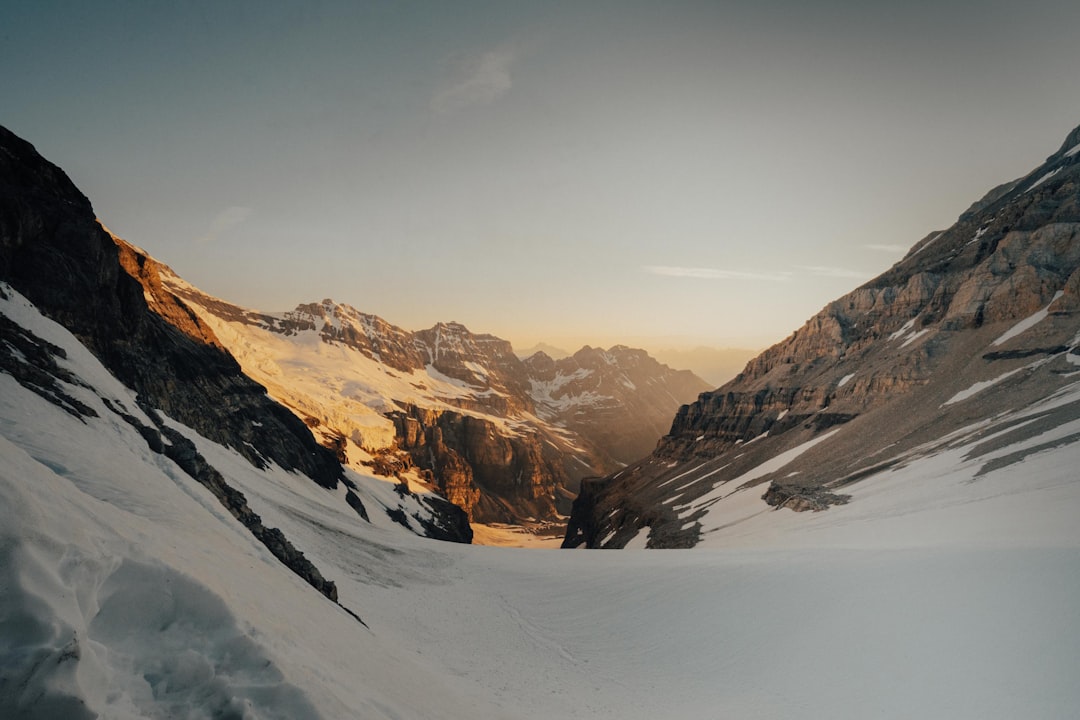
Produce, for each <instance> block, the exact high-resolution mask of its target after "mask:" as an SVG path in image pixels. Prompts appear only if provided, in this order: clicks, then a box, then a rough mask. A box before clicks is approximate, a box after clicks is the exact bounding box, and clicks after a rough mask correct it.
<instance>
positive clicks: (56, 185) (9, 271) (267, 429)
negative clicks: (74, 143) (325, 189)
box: [0, 128, 341, 487]
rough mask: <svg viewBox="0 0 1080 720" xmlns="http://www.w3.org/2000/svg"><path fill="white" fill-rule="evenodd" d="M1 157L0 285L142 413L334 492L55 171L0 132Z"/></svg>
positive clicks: (252, 388) (331, 470)
mask: <svg viewBox="0 0 1080 720" xmlns="http://www.w3.org/2000/svg"><path fill="white" fill-rule="evenodd" d="M0 148H2V150H0V183H2V184H0V198H2V205H0V277H2V278H3V279H5V280H6V281H7V282H9V283H10V284H11V286H12V287H13V288H15V289H16V290H18V291H19V292H20V293H22V294H23V295H25V296H26V297H27V298H28V299H29V300H30V301H31V302H33V303H34V304H35V305H37V307H38V308H39V309H41V311H42V312H43V313H45V314H46V315H48V316H49V317H51V318H52V319H54V320H56V321H57V322H59V323H60V324H61V325H64V326H65V327H67V328H68V329H69V330H71V331H72V333H74V334H75V336H76V337H78V338H79V340H80V341H82V342H83V344H85V345H86V346H87V347H88V348H90V350H91V351H92V352H93V353H94V354H95V355H97V356H98V357H99V358H100V359H101V361H102V362H103V363H104V364H105V366H106V367H108V368H109V370H111V371H112V372H113V374H115V375H116V376H117V377H118V378H119V379H120V380H121V381H122V382H123V383H124V384H125V385H127V386H128V387H131V388H132V389H134V390H135V391H136V392H138V393H139V394H140V397H141V399H142V401H143V402H144V403H145V404H147V405H149V406H151V407H155V408H158V409H160V410H163V411H164V412H165V413H167V414H168V415H170V416H172V417H174V418H176V419H177V420H180V421H181V422H183V423H184V424H186V425H188V426H190V427H192V428H194V429H195V430H197V431H198V432H199V433H200V434H202V435H204V436H205V437H208V438H210V439H211V440H214V441H216V442H219V443H221V444H223V445H227V446H229V447H231V448H233V449H235V450H236V451H238V452H240V453H241V454H243V455H244V456H245V457H247V458H248V459H249V460H250V461H251V462H253V463H255V464H256V465H261V464H264V463H265V462H266V461H267V460H272V461H274V462H276V463H277V464H279V465H281V466H282V467H284V468H286V469H295V470H299V471H300V472H303V473H304V474H305V475H308V476H309V477H311V478H312V479H313V480H315V481H316V482H318V483H319V484H321V485H324V486H326V487H334V486H336V484H337V482H338V478H339V477H340V475H341V467H340V465H339V464H338V463H337V461H336V459H335V458H334V457H333V455H332V454H331V453H328V452H327V451H326V450H325V449H324V448H322V447H321V446H319V445H318V444H317V443H316V442H315V440H314V438H313V437H312V436H311V433H310V432H309V431H308V430H307V428H306V427H305V426H304V424H303V423H302V422H300V421H299V420H298V419H297V418H296V417H295V416H294V415H293V414H292V413H290V412H288V411H287V410H286V409H285V408H283V407H281V406H280V405H278V404H277V403H275V402H273V401H272V400H270V398H269V397H267V395H266V391H265V390H264V388H263V387H262V386H261V385H259V384H257V383H255V382H254V381H252V380H251V379H250V378H248V377H247V376H245V375H244V374H243V373H242V372H241V371H240V366H239V365H238V364H237V363H236V361H235V360H233V358H232V357H231V356H230V355H229V354H228V353H227V352H225V351H224V350H223V349H222V348H221V346H220V344H218V343H217V342H216V339H215V338H213V336H212V333H209V331H208V329H207V328H205V327H203V326H201V325H200V324H199V322H198V320H197V319H195V318H194V317H193V313H191V312H190V311H189V310H187V309H186V308H185V307H184V306H183V304H182V302H181V301H179V300H178V299H176V298H174V297H172V296H171V294H170V293H168V292H165V291H162V290H161V289H160V285H159V284H157V283H155V281H154V271H153V268H152V267H146V266H145V265H142V266H140V264H139V263H138V262H137V261H135V260H134V259H133V258H132V257H131V256H130V255H129V256H126V257H125V258H124V260H125V262H124V264H121V252H120V249H119V247H118V246H117V244H116V243H115V242H114V240H113V238H112V236H111V235H110V234H109V233H108V232H107V231H106V230H105V229H104V228H102V227H101V225H100V224H99V223H98V221H97V220H96V218H95V215H94V211H93V208H92V207H91V205H90V201H89V200H87V199H86V197H85V196H84V195H83V194H82V193H81V192H79V190H78V189H77V188H76V187H75V186H74V185H73V184H72V183H71V181H70V180H69V179H68V178H67V176H66V175H65V174H64V173H63V171H61V170H60V169H59V168H57V167H56V166H54V165H52V164H51V163H49V162H48V161H46V160H44V159H43V158H41V157H40V156H39V155H38V154H37V152H36V151H35V150H34V148H33V146H32V145H30V144H29V143H27V142H25V141H23V140H21V139H19V138H18V137H16V136H15V135H13V134H12V133H11V132H9V131H7V130H6V129H3V128H0ZM140 281H142V282H140ZM143 283H145V284H143ZM147 295H149V296H150V297H152V298H153V302H154V303H155V305H156V307H155V308H154V309H158V310H160V311H161V312H162V314H158V312H154V309H152V308H151V307H150V306H149V305H148V301H147ZM174 323H175V324H174ZM256 418H257V419H258V420H259V422H260V424H258V425H256V424H253V423H252V422H251V421H252V419H256Z"/></svg>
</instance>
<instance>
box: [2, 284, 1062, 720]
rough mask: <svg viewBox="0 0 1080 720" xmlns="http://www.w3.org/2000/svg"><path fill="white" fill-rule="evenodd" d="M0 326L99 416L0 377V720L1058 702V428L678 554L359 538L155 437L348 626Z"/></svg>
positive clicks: (914, 710)
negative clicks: (323, 584) (293, 559)
mask: <svg viewBox="0 0 1080 720" xmlns="http://www.w3.org/2000/svg"><path fill="white" fill-rule="evenodd" d="M5 312H6V313H7V314H8V315H9V316H11V317H14V318H15V319H17V320H18V321H19V322H20V324H21V325H22V326H23V327H29V328H32V329H33V331H34V332H35V333H36V334H37V335H38V336H40V337H42V338H44V339H46V340H48V341H50V342H52V343H54V344H56V345H59V346H61V347H64V348H65V349H66V351H67V359H65V360H62V365H63V366H64V367H66V368H67V369H69V370H71V371H72V372H73V373H74V374H75V375H76V376H77V377H79V378H81V379H82V380H83V381H84V382H85V383H86V386H85V387H83V386H77V385H66V386H65V389H66V390H67V391H68V392H69V393H70V394H71V395H72V396H73V397H76V398H77V399H79V400H80V401H81V402H83V403H85V404H86V405H87V406H89V407H91V408H93V409H94V410H96V411H97V412H98V415H99V417H96V418H95V417H90V418H85V419H79V418H77V417H74V416H73V415H71V414H69V413H67V412H65V411H63V410H61V409H59V408H58V407H56V406H55V405H53V404H50V403H49V402H47V401H46V400H44V399H42V398H41V397H40V396H39V395H37V394H34V393H32V392H30V391H29V390H27V389H25V388H24V387H23V386H21V385H19V384H18V383H17V382H16V381H15V380H14V379H13V378H12V377H11V376H9V375H4V374H0V717H4V718H8V717H20V718H49V717H65V718H89V717H94V715H95V714H97V715H99V716H100V717H103V718H134V717H183V718H189V717H190V718H202V717H207V718H209V717H222V718H225V717H236V718H240V717H245V718H247V717H251V718H261V717H279V718H301V717H304V718H306V717H323V718H330V719H336V718H353V717H355V718H397V719H399V720H413V719H417V720H419V719H424V718H433V719H435V718H438V719H440V720H441V719H453V718H472V719H476V718H521V719H524V718H537V719H539V718H543V719H544V720H551V719H552V718H569V717H577V718H620V719H626V718H642V719H644V718H650V719H651V718H659V717H665V718H690V717H707V718H819V717H828V718H853V719H854V718H871V717H872V718H912V717H921V718H950V719H955V718H980V719H985V718H1018V717H1023V718H1069V717H1075V716H1076V715H1077V712H1078V710H1080V684H1078V683H1077V682H1076V676H1077V669H1078V668H1080V530H1078V529H1077V525H1076V518H1077V517H1078V510H1080V477H1078V475H1080V474H1078V473H1077V472H1076V468H1077V467H1080V450H1078V449H1080V444H1077V443H1076V442H1075V441H1069V442H1066V440H1067V438H1071V437H1072V436H1073V434H1074V428H1071V427H1068V426H1063V428H1059V429H1054V430H1051V431H1048V432H1050V433H1051V434H1053V433H1057V434H1058V435H1060V437H1059V438H1058V440H1060V442H1057V441H1054V442H1050V443H1049V444H1047V443H1043V444H1044V445H1046V446H1047V447H1052V450H1047V451H1044V452H1035V453H1034V454H1030V455H1027V456H1026V457H1025V458H1024V459H1023V460H1022V461H1019V462H1016V463H1013V464H1011V465H1003V466H1002V467H1001V468H1000V469H999V470H995V471H993V472H989V473H986V474H984V475H981V476H979V477H977V478H976V477H975V475H974V473H975V470H974V467H973V465H972V464H971V462H970V461H969V460H968V459H966V458H967V455H966V454H965V451H964V448H963V447H956V448H954V449H953V450H950V451H948V452H944V453H939V454H937V455H935V456H933V457H927V458H925V459H922V460H915V461H913V462H911V463H910V464H909V465H907V466H906V467H904V468H903V469H901V470H898V471H895V472H890V473H883V474H882V475H881V476H880V477H874V478H870V479H868V480H866V481H863V482H862V483H860V484H858V485H857V486H852V488H851V490H850V491H851V493H852V495H853V496H854V499H853V500H852V502H851V503H850V504H849V505H846V506H842V507H837V508H833V509H831V510H829V511H826V512H824V513H817V514H801V515H797V514H795V513H790V512H787V511H772V510H769V509H768V508H767V507H766V506H765V505H764V503H762V502H761V501H760V498H759V494H751V493H746V494H745V497H744V496H738V497H736V498H735V499H736V500H738V502H733V503H732V504H731V505H732V508H733V510H732V512H733V513H734V515H733V518H735V519H736V520H737V522H734V524H732V525H730V526H727V527H721V528H720V529H718V530H717V531H716V532H714V533H712V534H710V535H709V536H708V537H707V539H706V544H705V545H706V546H705V547H702V548H698V549H695V550H691V551H640V550H624V551H593V552H589V551H585V552H579V551H557V550H539V549H511V548H497V547H467V546H458V545H451V544H444V543H438V542H434V541H427V540H423V539H420V538H416V537H415V536H412V535H410V534H408V533H405V532H404V531H401V530H400V529H395V528H394V527H393V526H392V523H387V524H385V525H380V526H371V525H368V524H366V523H364V522H363V521H361V520H359V518H358V517H357V516H356V515H355V514H354V513H352V512H351V510H349V509H348V507H347V505H346V504H345V503H344V502H342V498H341V497H340V496H336V495H335V493H334V492H332V491H327V490H323V489H322V488H319V487H318V486H316V485H315V484H314V483H312V482H310V481H309V480H307V479H306V478H303V477H300V476H297V475H295V474H291V473H287V472H284V471H282V470H279V469H274V468H271V469H270V470H266V471H260V470H256V469H255V468H253V467H252V466H251V465H250V464H248V463H247V462H246V461H245V460H243V459H242V458H241V457H240V456H239V455H238V454H237V453H235V452H233V451H231V450H227V449H225V448H222V447H220V446H217V445H215V444H213V443H211V442H209V441H206V440H204V439H201V438H198V437H197V436H195V435H194V434H192V433H191V431H190V430H186V429H183V432H185V433H186V434H188V435H189V437H191V438H192V439H193V440H195V441H196V443H197V445H198V448H199V450H200V452H201V453H202V454H203V455H204V456H205V457H206V459H207V460H208V461H209V462H210V463H211V464H212V465H213V466H214V467H216V468H217V469H219V470H220V471H221V472H222V473H223V475H224V476H225V477H226V478H227V479H228V481H229V482H230V483H231V484H233V485H235V487H237V488H238V489H240V490H242V491H243V492H244V493H245V495H246V496H247V498H248V501H249V503H250V505H251V507H252V508H253V509H254V510H255V511H256V512H258V513H259V514H261V515H262V517H263V520H264V521H265V523H266V524H267V525H268V526H276V527H280V528H281V529H282V530H283V531H284V533H285V535H286V536H287V537H288V538H290V539H291V540H292V541H293V543H295V544H296V546H297V547H299V548H300V549H302V550H303V551H304V552H305V553H306V554H307V556H308V557H309V558H310V559H311V560H312V561H313V562H314V563H315V564H316V565H317V566H318V567H319V568H320V569H321V570H322V571H323V573H324V574H325V575H326V576H327V577H328V578H330V579H332V580H334V581H335V582H336V583H337V585H338V589H339V591H340V597H341V602H342V604H343V605H345V606H346V607H348V608H350V609H352V610H354V611H356V612H357V613H358V614H359V615H360V616H361V617H362V618H363V620H364V621H365V622H366V625H367V626H366V627H365V626H364V625H362V624H360V623H358V622H357V621H356V620H354V619H353V618H352V617H350V616H349V615H348V614H347V613H345V612H344V611H343V610H341V609H340V608H338V607H336V606H335V605H333V604H332V603H330V602H329V601H327V600H326V599H325V598H323V597H322V596H321V595H319V594H318V593H317V592H315V591H314V590H312V589H311V588H310V587H309V586H307V585H306V584H305V583H304V582H303V581H301V580H300V579H299V578H297V577H296V576H294V575H293V574H292V573H291V572H289V571H288V570H286V569H285V568H284V567H282V566H281V564H280V563H278V561H277V560H276V559H274V557H273V556H271V555H270V554H269V552H268V551H267V550H266V549H265V548H264V547H263V546H262V545H260V544H259V543H257V542H256V541H255V540H254V539H253V538H252V537H251V535H250V534H249V533H248V532H247V531H246V530H244V529H243V528H242V527H241V526H240V525H239V524H238V523H236V522H235V521H234V520H233V519H232V518H231V517H230V516H229V515H228V514H227V513H226V512H225V511H224V510H223V509H222V508H221V506H220V505H219V504H218V503H217V501H216V500H215V499H214V498H213V497H212V496H211V495H210V494H209V493H208V492H207V491H206V490H205V489H204V488H203V487H202V486H200V485H198V484H197V483H195V482H194V481H193V480H191V478H189V477H188V476H187V475H185V474H184V473H183V472H181V471H180V470H179V469H178V468H177V467H176V466H175V465H173V464H172V463H171V461H168V460H167V459H165V458H164V457H163V456H161V455H159V454H157V453H154V452H152V451H150V449H149V448H148V447H147V444H146V442H145V441H144V440H143V439H142V437H140V435H139V434H138V433H137V432H136V431H135V430H134V429H133V428H132V427H131V426H130V425H128V424H126V423H124V422H123V421H121V420H119V419H118V418H117V416H116V415H115V414H114V413H112V412H111V411H110V410H109V407H108V406H109V405H111V406H113V407H125V408H127V409H128V411H129V412H131V413H132V414H136V415H138V414H140V412H139V411H138V409H137V406H136V405H135V403H134V400H133V397H132V395H131V393H130V391H128V390H127V389H126V388H123V387H122V386H121V385H120V384H119V383H118V382H116V380H115V379H113V378H112V377H111V376H109V375H108V374H107V373H106V372H105V371H104V370H103V369H102V368H101V367H100V365H98V364H97V363H96V361H95V360H94V359H93V358H92V357H90V356H89V353H87V352H86V351H85V349H82V348H81V346H79V345H78V344H77V343H76V342H75V341H74V339H73V338H72V337H71V336H70V335H69V334H66V331H63V330H62V329H61V328H59V327H58V326H55V325H54V324H51V323H49V322H47V321H45V320H44V319H42V318H40V316H38V315H36V314H35V312H34V311H33V310H32V308H28V307H25V306H22V305H19V304H18V303H14V304H13V305H12V306H10V307H8V308H6V310H5ZM102 398H108V399H109V403H108V404H106V403H105V402H104V401H103V399H102ZM178 427H179V426H178ZM1054 437H1057V436H1056V435H1055V436H1054ZM1047 440H1054V438H1053V437H1051V438H1047ZM1031 442H1033V443H1035V444H1036V445H1038V443H1037V442H1036V441H1031ZM1039 446H1040V447H1041V445H1039ZM1014 449H1015V448H1014ZM1009 450H1010V447H1003V448H1001V452H1003V453H1004V452H1008V451H1009ZM336 492H337V493H338V494H340V493H343V492H344V490H343V489H339V490H338V491H336Z"/></svg>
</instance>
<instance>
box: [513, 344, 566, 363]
mask: <svg viewBox="0 0 1080 720" xmlns="http://www.w3.org/2000/svg"><path fill="white" fill-rule="evenodd" d="M515 352H516V353H517V356H518V357H519V358H521V359H522V360H524V359H525V358H527V357H529V356H530V355H535V354H536V353H538V352H542V353H544V354H545V355H548V356H549V357H552V358H554V359H556V360H562V359H563V358H565V357H570V356H571V355H573V353H570V352H567V351H566V350H563V349H562V348H560V347H555V346H554V345H549V344H548V343H544V342H541V343H536V344H535V345H533V346H532V347H527V348H522V349H520V350H516V351H515Z"/></svg>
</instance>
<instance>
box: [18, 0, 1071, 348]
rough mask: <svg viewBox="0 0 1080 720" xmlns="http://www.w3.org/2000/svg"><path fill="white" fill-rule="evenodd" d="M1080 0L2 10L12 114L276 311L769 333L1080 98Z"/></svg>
mask: <svg viewBox="0 0 1080 720" xmlns="http://www.w3.org/2000/svg"><path fill="white" fill-rule="evenodd" d="M1078 27H1080V6H1078V5H1077V4H1076V3H1075V2H1064V1H1061V2H1058V1H1056V0H1037V1H1036V2H1031V3H1025V4H1022V5H1021V4H1017V3H1010V2H974V1H973V0H965V1H961V0H951V1H950V0H946V1H945V2H933V3H929V2H913V3H882V2H868V3H867V2H858V3H857V2H849V1H845V0H828V1H826V2H820V3H797V2H791V1H790V0H782V1H781V0H773V1H766V2H748V1H742V0H739V1H736V2H671V3H645V2H604V1H601V2H590V3H576V2H564V1H557V2H550V3H518V2H458V3H439V2H421V3H377V2H362V3H349V2H322V3H304V4H294V3H286V2H278V1H268V2H257V3H256V2H237V3H229V4H227V5H221V4H218V3H210V2H192V3H183V4H175V5H172V4H170V5H163V4H149V3H130V2H119V1H117V2H101V3H94V4H92V5H91V4H86V3H75V2H34V3H21V4H17V3H8V4H5V6H4V7H3V8H0V28H2V30H0V33H2V38H3V42H2V43H0V67H4V68H5V70H6V72H5V73H3V74H0V98H3V113H2V114H0V124H4V125H6V126H8V127H9V128H11V129H12V130H13V131H15V132H16V133H18V134H19V135H21V136H23V137H25V138H26V139H27V140H29V141H30V142H32V143H34V144H35V145H36V146H37V147H38V149H39V150H40V151H41V152H42V153H43V154H44V155H45V156H46V157H49V158H50V159H51V160H53V161H54V162H56V163H57V164H59V165H60V166H61V167H63V168H64V169H65V170H66V171H67V172H68V173H69V174H70V175H71V176H72V178H73V180H74V181H75V183H76V184H77V185H78V186H79V187H80V188H81V189H82V190H83V191H84V192H86V193H87V195H88V196H89V197H90V199H91V201H92V202H93V203H94V206H95V208H96V210H97V212H98V215H99V216H100V217H101V219H102V220H103V222H105V223H106V224H107V225H108V226H109V227H110V228H111V229H112V230H113V231H114V232H116V233H117V234H118V235H120V236H122V237H125V238H127V239H129V240H130V241H132V242H134V243H136V244H138V245H139V246H141V247H144V248H145V249H146V250H147V251H149V252H150V253H151V254H152V255H154V256H155V257H157V258H158V259H159V260H161V261H163V262H165V263H168V264H169V265H171V266H172V267H173V268H174V269H175V270H176V271H177V272H178V273H179V274H180V275H181V276H183V277H184V278H185V279H187V280H189V281H190V282H192V283H193V284H195V285H196V286H198V287H200V288H201V289H203V290H205V291H207V292H209V293H212V294H214V295H218V296H220V297H223V298H225V299H228V300H230V301H233V302H236V303H239V304H242V305H245V306H249V307H253V308H258V309H263V310H284V309H289V308H291V307H294V306H295V305H296V304H298V303H300V302H311V301H317V300H320V299H322V298H324V297H332V298H334V299H335V300H337V301H339V302H345V303H348V304H350V305H353V306H355V307H357V308H359V309H361V310H363V311H365V312H371V313H375V314H378V315H380V316H382V317H384V318H385V319H387V320H388V321H390V322H392V323H395V324H397V325H401V326H404V327H406V328H410V329H417V328H422V327H429V326H431V325H433V324H434V323H435V322H437V321H450V320H456V321H459V322H462V323H464V324H465V325H467V326H468V327H469V328H470V329H471V330H473V331H475V332H489V333H493V334H496V335H499V336H500V337H504V338H507V339H509V340H511V341H512V342H513V344H514V345H515V347H522V348H523V347H528V346H531V345H534V344H536V343H538V342H548V343H551V344H553V345H556V346H561V347H565V348H566V349H568V350H573V349H576V347H579V346H580V345H581V344H583V343H585V342H588V343H591V344H593V345H604V346H608V345H610V344H614V343H616V342H623V343H626V344H637V345H640V346H644V347H647V348H649V349H654V348H674V347H682V348H690V347H693V346H696V345H706V346H713V347H725V346H726V347H749V348H760V347H764V346H767V345H770V344H772V343H774V342H777V341H779V340H780V339H782V338H783V337H785V336H786V335H788V334H790V332H791V331H793V330H794V329H796V328H797V327H799V326H800V325H801V324H802V323H803V321H804V320H805V319H806V318H807V317H809V316H810V315H812V314H813V313H815V312H816V311H817V310H819V309H820V308H821V307H822V306H823V305H824V304H826V303H827V302H828V301H830V300H832V299H834V298H836V297H838V296H839V295H842V294H843V293H845V292H847V291H849V290H851V289H852V288H854V287H855V286H857V285H858V284H860V283H862V282H863V281H865V280H868V279H870V278H871V277H873V276H875V275H877V274H878V273H880V272H882V271H884V270H885V269H887V268H888V267H889V266H890V265H891V264H892V263H894V262H895V261H897V260H898V259H900V257H902V255H903V254H904V253H905V252H906V251H907V249H908V248H909V247H910V246H911V245H913V244H914V243H915V242H916V241H918V240H919V239H921V238H922V237H924V236H925V235H926V234H927V233H929V232H931V231H933V230H935V229H943V228H945V227H947V226H949V225H950V224H951V223H952V222H953V221H954V220H955V218H956V216H957V214H958V213H960V212H961V211H962V210H963V209H964V208H966V207H967V206H968V205H969V204H970V203H971V202H972V201H974V200H976V199H978V198H979V197H980V196H982V195H983V194H984V193H985V192H986V191H987V190H989V189H990V188H991V187H992V186H993V185H996V184H998V183H1000V182H1004V181H1006V180H1009V179H1012V178H1014V177H1017V176H1019V175H1022V174H1023V173H1025V172H1027V171H1028V170H1030V169H1031V168H1032V167H1034V166H1035V165H1036V164H1037V163H1038V162H1039V161H1040V160H1041V159H1042V158H1044V157H1046V156H1047V155H1049V154H1050V153H1052V152H1053V151H1055V150H1056V149H1057V147H1058V144H1059V143H1060V142H1061V139H1062V138H1063V137H1064V135H1065V133H1066V132H1068V130H1070V129H1071V128H1072V127H1074V126H1075V125H1076V124H1077V122H1078V119H1080V92H1078V90H1080V88H1078V87H1077V86H1078V84H1080V81H1078V78H1077V75H1076V73H1075V69H1076V63H1075V35H1076V31H1077V28H1078Z"/></svg>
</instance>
